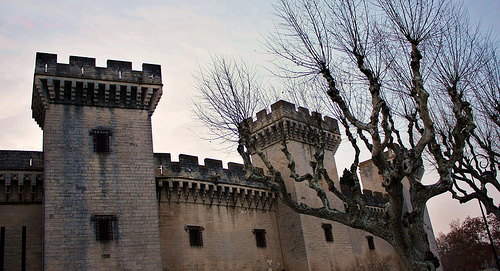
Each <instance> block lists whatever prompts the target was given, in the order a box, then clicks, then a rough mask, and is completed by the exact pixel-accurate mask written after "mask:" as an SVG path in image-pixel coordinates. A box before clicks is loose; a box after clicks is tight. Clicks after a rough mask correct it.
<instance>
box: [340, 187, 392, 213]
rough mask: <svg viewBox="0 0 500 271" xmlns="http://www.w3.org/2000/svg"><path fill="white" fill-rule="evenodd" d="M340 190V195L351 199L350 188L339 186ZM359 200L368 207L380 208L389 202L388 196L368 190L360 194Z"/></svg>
mask: <svg viewBox="0 0 500 271" xmlns="http://www.w3.org/2000/svg"><path fill="white" fill-rule="evenodd" d="M340 190H341V191H342V194H343V195H344V196H346V197H347V198H349V199H352V198H353V194H352V191H351V187H350V186H348V185H345V184H341V185H340ZM360 194H361V199H362V200H363V202H364V203H365V204H366V205H367V206H370V207H379V208H382V207H384V205H385V204H386V203H387V202H388V201H389V194H386V193H382V192H378V191H372V190H368V189H363V192H360Z"/></svg>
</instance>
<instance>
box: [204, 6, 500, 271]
mask: <svg viewBox="0 0 500 271" xmlns="http://www.w3.org/2000/svg"><path fill="white" fill-rule="evenodd" d="M276 11H277V20H276V28H275V31H274V32H273V34H272V35H271V36H270V37H269V38H268V39H267V41H266V46H267V48H268V49H269V52H270V53H271V54H274V55H275V56H276V59H277V62H276V63H278V65H279V68H280V69H281V72H282V73H281V75H282V76H283V78H284V79H286V80H289V81H290V80H294V81H295V80H300V79H303V82H306V83H307V84H306V85H309V86H311V85H312V86H313V87H309V88H298V87H297V88H291V90H292V91H300V92H301V93H293V94H294V95H293V96H294V97H296V98H297V97H298V98H297V99H298V100H301V99H302V100H303V102H304V103H309V104H313V105H314V106H315V107H317V108H319V109H321V110H324V111H326V112H332V113H333V114H334V115H335V116H336V117H337V118H338V120H339V121H340V123H341V124H342V126H343V127H344V128H345V135H346V137H347V139H348V141H349V142H350V144H351V145H352V147H353V149H354V150H355V155H354V159H353V162H352V164H351V166H350V168H349V169H348V171H347V172H348V173H347V174H348V175H349V177H350V179H352V184H353V187H352V191H353V192H355V191H358V190H359V187H360V184H359V179H358V174H357V170H358V165H359V162H360V161H359V159H360V153H361V151H362V150H361V149H365V150H367V151H369V152H370V153H371V158H372V161H373V163H374V165H375V166H376V167H377V168H378V171H379V174H380V175H381V176H382V178H383V186H384V188H385V190H386V192H387V193H388V194H389V196H390V197H389V204H388V206H387V208H386V216H385V218H384V219H375V218H373V217H370V215H369V212H368V208H367V207H366V206H365V204H364V202H363V200H362V199H361V198H360V196H359V194H356V193H353V194H354V197H353V198H348V197H346V196H344V195H343V194H342V192H341V191H340V190H339V189H338V187H336V186H335V183H334V181H333V180H332V179H331V178H330V176H329V174H328V172H327V171H326V170H325V165H324V163H323V161H324V142H325V141H324V133H323V132H322V131H321V129H311V130H312V134H314V136H315V138H316V139H315V141H314V142H316V143H315V147H316V153H315V155H314V157H315V159H316V164H317V166H316V167H315V168H314V171H313V172H312V173H308V174H306V175H303V176H301V175H299V174H297V172H296V171H295V163H294V160H293V157H292V155H291V153H290V152H289V151H288V149H287V141H286V138H284V139H283V140H282V145H283V147H282V151H283V154H284V155H285V157H286V158H287V159H288V161H289V165H288V167H289V169H290V172H280V171H278V170H276V168H275V167H274V166H273V164H272V162H271V161H270V160H269V159H268V157H267V156H266V155H265V154H264V152H263V151H262V150H261V149H260V146H259V144H258V142H257V140H256V139H255V138H254V137H252V131H251V126H250V124H249V121H248V120H247V118H249V117H251V115H250V114H249V113H251V112H249V111H248V112H244V113H242V112H240V111H238V110H236V111H234V110H231V109H232V108H233V106H235V105H233V104H234V102H235V101H238V103H239V102H241V100H242V99H247V98H250V97H249V96H245V97H243V96H244V95H243V96H239V95H236V96H235V95H234V92H233V91H232V88H229V90H231V91H227V89H226V90H225V92H224V93H222V94H220V93H219V92H220V89H221V87H220V86H219V85H217V84H216V85H213V86H210V87H209V88H208V89H211V90H210V91H208V92H207V91H206V90H205V86H206V85H205V84H201V85H199V86H198V88H199V89H200V91H201V93H204V92H205V93H208V94H207V95H206V97H205V99H206V100H208V101H211V100H213V96H215V97H217V95H225V96H226V97H227V98H228V99H229V100H230V101H227V102H226V100H225V99H224V100H222V101H221V102H220V103H219V102H211V103H210V104H209V105H210V106H212V107H213V108H212V109H211V110H213V112H216V113H218V114H220V115H219V116H217V114H204V113H202V115H201V116H202V120H203V117H205V119H204V120H205V123H207V124H209V125H219V126H218V127H223V126H224V125H226V123H228V121H225V120H224V119H226V118H227V117H228V116H231V115H233V114H235V112H237V114H238V118H236V119H235V121H232V122H231V124H232V126H231V129H233V130H232V132H233V133H234V134H235V135H236V136H237V137H238V152H239V154H240V155H241V156H242V158H243V161H244V164H245V169H246V172H247V175H246V177H247V178H248V179H251V180H254V181H259V182H262V183H264V184H266V185H267V186H268V187H269V188H270V189H272V190H273V191H274V192H276V193H278V194H279V195H280V198H281V200H282V201H283V202H284V203H285V204H287V205H288V206H289V207H291V208H292V209H293V210H295V211H296V212H299V213H302V214H308V215H312V216H316V217H320V218H325V219H329V220H332V221H336V222H339V223H342V224H344V225H347V226H350V227H353V228H357V229H361V230H364V231H367V232H370V233H372V234H374V235H376V236H378V237H380V238H382V239H384V240H385V241H387V242H388V243H390V244H391V245H392V246H393V247H394V248H395V250H396V252H397V253H398V255H399V257H400V259H401V260H402V262H403V263H404V264H405V267H406V268H407V269H408V270H435V268H437V267H438V266H439V260H438V259H437V258H436V256H435V255H434V254H433V253H432V252H431V250H430V246H429V242H428V238H427V234H426V232H425V224H424V213H425V208H426V203H427V201H428V200H429V199H431V198H432V197H435V196H437V195H440V194H443V193H446V192H448V191H452V193H453V195H454V197H456V198H458V199H460V200H461V201H467V200H470V198H477V199H479V200H480V201H481V202H483V203H484V204H485V206H487V210H488V212H495V208H497V209H496V210H498V207H495V205H494V203H493V199H492V198H491V196H490V195H488V193H487V190H488V189H496V190H497V191H500V189H499V186H498V181H497V180H496V176H497V167H498V148H497V146H498V145H493V144H498V138H499V137H498V129H497V128H495V129H491V128H489V127H490V125H489V123H490V122H492V123H495V121H497V120H498V119H499V117H498V116H499V115H498V113H499V111H498V108H499V107H498V99H491V101H490V103H489V104H490V105H488V106H487V108H482V107H479V106H476V104H477V103H478V101H479V102H481V101H482V100H481V99H484V97H485V96H484V95H481V94H479V93H480V92H479V91H490V92H493V94H492V95H494V96H493V97H498V84H495V83H491V82H492V80H493V79H494V76H495V72H498V65H497V66H495V65H493V64H492V63H494V60H492V59H494V58H493V57H494V52H495V50H496V48H495V47H493V46H492V45H491V42H490V41H489V40H488V39H487V38H486V37H484V36H483V35H482V33H481V32H480V31H479V30H480V29H479V28H478V27H474V26H472V25H471V24H470V23H469V22H468V20H467V14H466V12H465V11H464V10H463V8H461V6H460V5H456V4H453V3H451V2H450V1H449V0H374V1H368V0H366V1H365V0H336V1H334V0H331V1H330V0H324V1H322V0H317V1H316V0H299V1H288V0H278V3H277V4H276ZM216 66H217V65H214V66H213V67H212V68H211V69H209V70H207V71H206V74H208V78H209V79H214V80H215V81H214V82H216V81H220V80H219V79H220V78H221V77H224V76H226V74H227V73H225V72H224V70H221V69H218V68H217V67H216ZM495 69H497V70H495ZM212 71H214V72H215V73H211V72H212ZM497 75H498V74H497ZM497 78H498V77H497ZM481 80H482V81H481ZM229 81H231V80H228V82H229ZM199 82H200V81H199ZM201 82H204V81H201ZM302 92H309V93H302ZM495 95H496V96H495ZM314 97H321V98H318V99H316V98H314ZM487 97H490V96H487ZM311 98H312V99H313V100H312V101H311ZM483 103H484V102H483ZM235 108H237V107H235ZM252 108H255V107H252ZM317 108H315V109H317ZM199 109H200V110H203V109H206V108H205V107H204V108H199ZM495 110H496V111H495ZM476 112H481V113H477V114H478V117H476V116H475V114H476ZM214 116H215V117H218V118H220V119H223V120H224V121H222V122H220V123H222V126H221V124H217V123H218V121H216V120H214V119H213V117H214ZM477 120H480V121H482V122H483V123H484V125H481V126H480V127H481V128H477V127H479V125H478V124H477ZM312 126H315V125H312ZM317 126H320V124H318V125H316V127H317ZM496 127H498V126H496ZM495 139H496V140H495ZM478 149H480V152H478ZM479 153H481V154H482V155H483V156H484V157H485V159H486V161H488V163H489V164H488V166H489V168H488V169H489V170H488V172H487V173H488V174H487V175H485V174H484V172H481V171H479V170H480V168H481V165H482V164H481V161H479V160H478V159H477V158H476V157H477V154H479ZM251 155H256V156H258V157H259V158H260V159H261V160H262V162H263V164H264V165H265V167H266V168H267V172H268V173H269V175H264V174H263V171H262V170H259V169H257V168H255V166H254V164H253V163H252V159H251ZM490 157H493V158H490ZM425 161H430V162H431V163H432V165H433V166H434V167H435V169H436V172H437V175H438V177H437V179H436V181H435V182H434V183H432V184H429V185H424V184H422V183H421V182H420V176H421V173H422V168H423V167H424V166H425V165H426V162H425ZM283 174H290V175H291V177H292V179H293V180H295V181H296V182H303V181H307V183H308V185H309V187H310V188H311V189H313V190H315V191H316V193H317V195H318V197H319V198H320V199H321V202H322V203H323V206H322V207H320V208H314V207H311V206H307V205H305V204H303V203H301V202H298V201H296V200H294V199H293V198H292V197H291V196H290V194H289V193H288V191H287V188H286V185H285V181H284V179H283ZM320 178H322V179H324V180H326V182H327V184H328V187H327V188H326V189H327V191H329V192H332V193H333V194H334V195H335V196H337V197H338V198H339V199H341V200H342V201H343V202H344V203H345V204H346V205H347V206H348V207H349V208H348V209H349V210H350V211H349V212H341V211H339V210H336V209H333V208H331V207H330V202H329V199H328V197H327V196H326V190H325V189H324V188H322V187H321V186H320V185H319V182H318V180H319V179H320ZM473 178H476V179H478V180H479V181H480V182H481V184H480V186H477V185H476V184H475V182H474V179H473ZM404 180H408V181H409V184H410V187H409V192H410V198H409V199H407V202H405V199H404V196H403V192H404V191H403V189H404V188H403V181H404ZM486 184H493V185H492V186H488V185H486ZM463 185H466V186H468V190H467V189H464V188H462V186H463ZM471 189H472V190H473V192H469V191H470V190H471ZM488 206H489V207H488ZM497 215H498V214H497Z"/></svg>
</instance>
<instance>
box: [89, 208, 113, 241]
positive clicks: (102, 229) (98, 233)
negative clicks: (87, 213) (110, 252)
mask: <svg viewBox="0 0 500 271" xmlns="http://www.w3.org/2000/svg"><path fill="white" fill-rule="evenodd" d="M92 221H93V222H94V226H95V239H96V241H98V242H101V243H107V242H111V241H113V239H114V238H113V237H114V231H113V228H114V222H115V221H116V217H115V216H114V215H93V216H92Z"/></svg>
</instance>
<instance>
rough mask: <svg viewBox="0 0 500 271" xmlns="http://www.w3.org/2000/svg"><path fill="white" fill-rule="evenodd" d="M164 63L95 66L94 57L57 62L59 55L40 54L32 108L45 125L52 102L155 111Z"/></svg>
mask: <svg viewBox="0 0 500 271" xmlns="http://www.w3.org/2000/svg"><path fill="white" fill-rule="evenodd" d="M162 86H163V85H162V81H161V66H160V65H156V64H146V63H145V64H143V65H142V71H134V70H132V63H131V62H127V61H117V60H108V62H107V67H105V68H103V67H96V65H95V58H88V57H79V56H70V58H69V64H63V63H57V55H56V54H47V53H37V55H36V61H35V78H34V80H33V99H32V105H31V108H32V110H33V118H34V119H35V120H36V122H37V123H38V125H39V126H40V127H42V129H43V124H44V116H45V110H47V108H48V105H49V104H50V103H55V104H69V105H79V106H81V105H84V106H99V107H118V108H130V109H142V110H148V111H149V112H150V114H153V112H154V110H155V108H156V106H157V104H158V102H159V100H160V97H161V95H162Z"/></svg>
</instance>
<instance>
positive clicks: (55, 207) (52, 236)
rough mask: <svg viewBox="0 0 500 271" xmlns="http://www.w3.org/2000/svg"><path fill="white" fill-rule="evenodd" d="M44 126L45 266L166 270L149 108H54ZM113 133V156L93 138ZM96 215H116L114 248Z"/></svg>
mask: <svg viewBox="0 0 500 271" xmlns="http://www.w3.org/2000/svg"><path fill="white" fill-rule="evenodd" d="M45 119H46V121H45V126H44V150H45V153H44V156H45V184H44V190H45V200H44V221H45V229H44V261H45V268H47V269H50V270H68V269H69V270H82V269H87V270H97V269H98V270H104V269H107V270H145V269H148V270H160V269H161V261H160V241H159V230H158V213H157V205H156V195H155V180H154V168H153V167H154V162H153V153H152V139H151V122H150V115H149V112H148V111H147V110H136V109H126V108H106V107H86V106H83V107H77V106H72V105H64V104H51V105H50V110H47V112H46V116H45ZM93 129H108V130H109V131H110V133H111V136H110V138H109V148H110V152H109V153H96V152H95V151H94V142H93V137H92V135H91V132H92V130H93ZM94 215H110V216H114V218H115V219H116V221H115V222H114V223H113V231H114V233H113V234H114V237H113V240H112V242H107V243H101V242H98V241H97V240H96V231H97V229H96V222H95V221H93V220H92V219H93V216H94Z"/></svg>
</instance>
